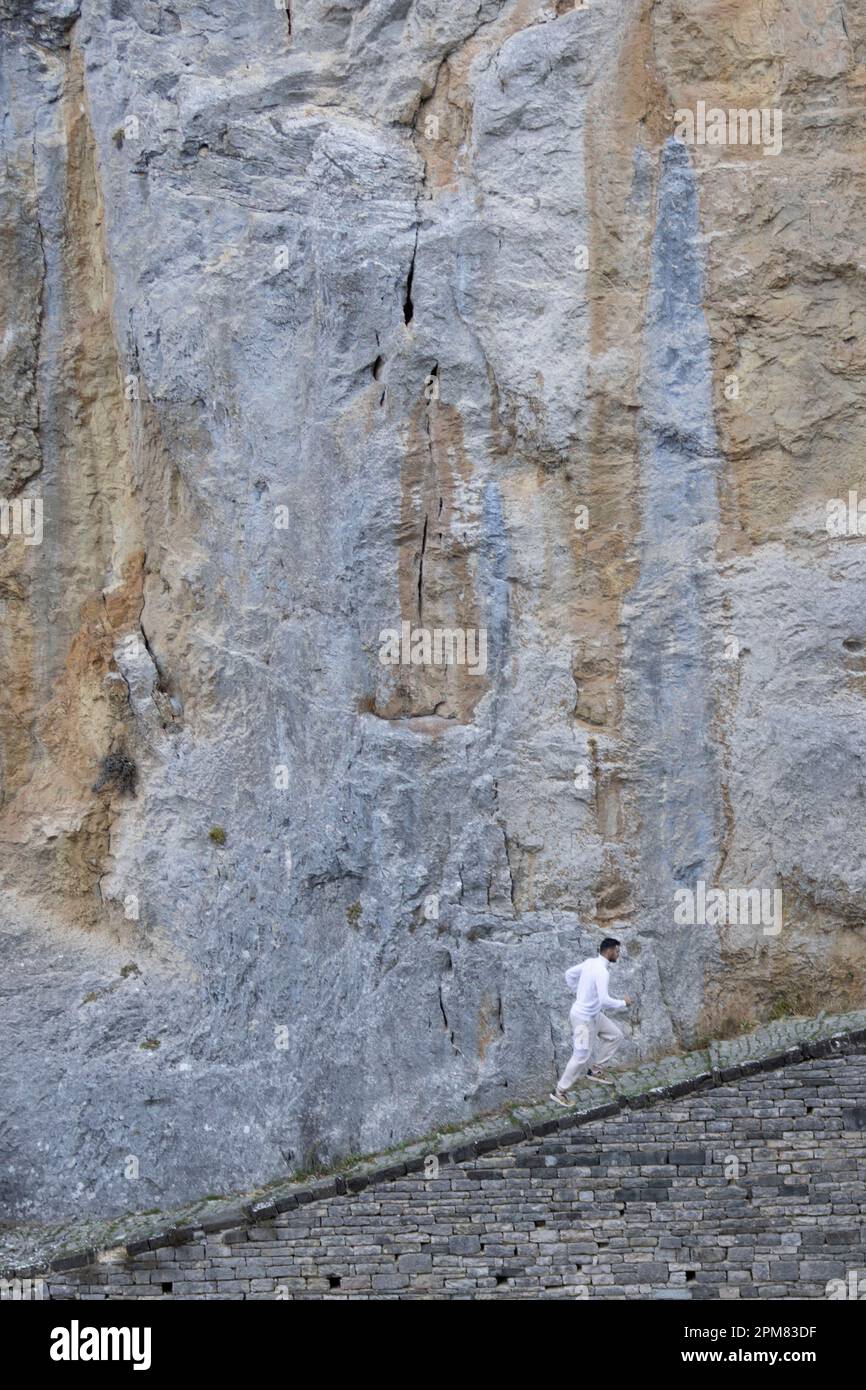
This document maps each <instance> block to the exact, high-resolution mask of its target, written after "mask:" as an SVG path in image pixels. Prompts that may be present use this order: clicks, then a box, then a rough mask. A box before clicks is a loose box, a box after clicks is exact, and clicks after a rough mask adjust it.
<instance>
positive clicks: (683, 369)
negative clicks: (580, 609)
mask: <svg viewBox="0 0 866 1390" xmlns="http://www.w3.org/2000/svg"><path fill="white" fill-rule="evenodd" d="M703 293H704V264H703V252H702V247H701V242H700V221H699V206H698V194H697V189H696V185H695V179H694V174H693V171H692V167H691V163H690V160H689V155H688V151H687V150H686V148H685V146H684V145H682V144H680V143H679V142H678V141H675V140H673V139H671V140H669V141H668V142H667V144H666V145H665V147H664V150H663V153H662V167H661V177H660V183H659V190H658V220H657V224H656V230H655V236H654V239H653V246H652V265H651V276H650V293H649V302H648V308H647V319H646V327H645V333H644V346H643V370H642V382H641V392H640V394H641V404H642V407H643V417H642V424H641V428H640V463H641V491H642V501H643V515H642V525H641V532H640V537H639V542H638V552H639V556H640V576H639V578H638V580H637V583H636V585H635V587H634V589H633V591H632V593H631V595H630V597H629V600H628V602H627V604H626V605H625V610H624V614H625V617H626V626H627V678H626V690H627V708H628V711H629V726H630V728H629V732H630V733H631V735H632V738H633V741H634V745H635V748H636V749H637V750H638V760H639V778H638V791H637V804H638V810H639V815H640V822H641V823H640V831H639V836H638V843H639V845H640V851H639V872H640V878H641V896H642V898H643V900H644V901H646V902H647V903H648V904H650V907H649V911H648V914H647V918H646V920H647V924H648V930H649V932H650V933H651V934H655V935H657V937H658V943H657V944H658V950H659V952H660V954H662V955H663V957H664V958H665V959H666V963H667V967H668V968H667V971H665V970H664V969H663V970H662V981H663V985H664V983H665V979H667V987H668V993H669V996H670V998H671V1001H673V999H674V998H676V1002H677V1009H678V1012H679V1013H680V1015H681V1016H682V1015H684V1014H685V1015H688V1014H689V1013H690V1012H691V1013H693V1014H694V1013H696V1012H697V1009H698V1007H699V1004H700V993H701V979H702V972H701V970H700V969H699V968H698V962H700V961H702V960H705V959H706V953H707V947H708V938H707V934H706V933H707V929H706V928H705V927H703V928H702V927H695V928H678V927H675V925H674V920H673V911H674V897H673V894H674V891H675V889H676V888H677V887H679V886H686V885H688V886H690V885H692V884H694V883H695V881H696V880H697V879H699V878H704V879H705V880H706V881H710V880H711V878H712V875H713V873H714V871H715V869H716V866H717V863H718V859H719V853H720V845H721V835H722V826H723V819H724V818H723V809H722V794H721V786H720V770H719V761H718V754H717V751H716V743H715V739H714V736H713V731H712V724H713V719H714V713H715V710H714V698H713V684H712V670H713V660H712V658H713V650H714V645H715V643H716V642H717V641H720V638H721V634H720V633H719V632H718V630H717V628H716V627H715V626H714V623H715V615H714V609H715V606H716V603H717V599H716V596H715V590H714V584H713V576H714V569H713V562H714V547H715V540H716V535H717V530H718V497H717V479H718V472H719V457H718V449H717V442H716V435H715V426H714V420H713V410H712V362H711V354H710V343H709V335H708V330H707V324H706V320H705V316H704V309H703Z"/></svg>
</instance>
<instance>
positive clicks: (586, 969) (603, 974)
mask: <svg viewBox="0 0 866 1390" xmlns="http://www.w3.org/2000/svg"><path fill="white" fill-rule="evenodd" d="M609 970H610V961H609V960H607V959H606V957H605V956H590V958H589V960H585V961H581V963H580V965H572V966H571V968H570V969H569V970H566V972H565V983H566V984H567V985H568V988H569V989H571V990H574V996H575V997H574V1003H573V1004H572V1006H571V1009H572V1013H575V1014H579V1015H580V1016H581V1018H595V1016H596V1014H600V1013H601V1011H602V1009H625V1008H627V1007H628V1005H627V1004H626V1002H625V1000H624V999H612V998H611V996H610V995H609V994H608V991H607V972H608V971H609Z"/></svg>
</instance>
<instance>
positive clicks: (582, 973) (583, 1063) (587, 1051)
mask: <svg viewBox="0 0 866 1390" xmlns="http://www.w3.org/2000/svg"><path fill="white" fill-rule="evenodd" d="M619 947H620V943H619V942H618V941H617V940H616V939H615V938H614V937H612V936H606V937H605V938H604V941H602V943H601V945H600V946H599V948H598V955H597V956H590V957H589V959H588V960H585V961H582V962H581V964H580V965H572V966H571V968H570V969H569V970H566V972H565V983H566V984H567V985H568V987H569V989H573V990H574V992H575V998H574V1003H573V1004H572V1006H571V1013H570V1014H569V1021H570V1022H571V1034H572V1046H573V1051H572V1054H571V1061H570V1062H569V1064H568V1066H567V1067H566V1068H565V1071H564V1072H563V1073H562V1076H561V1077H560V1078H559V1081H558V1082H557V1083H556V1090H555V1091H551V1093H550V1099H551V1100H555V1101H556V1103H557V1105H570V1104H571V1102H570V1100H569V1098H568V1096H567V1095H566V1091H567V1090H568V1089H569V1087H571V1086H573V1085H574V1083H575V1081H577V1079H578V1077H581V1076H583V1075H584V1074H587V1075H589V1076H591V1077H592V1080H593V1081H600V1082H601V1084H602V1085H603V1086H612V1085H613V1081H612V1080H611V1078H610V1077H608V1076H605V1075H604V1073H603V1072H600V1071H599V1070H598V1068H599V1067H602V1066H604V1063H605V1062H609V1061H610V1059H611V1057H612V1056H613V1055H614V1053H615V1052H616V1050H617V1048H618V1047H619V1045H620V1043H621V1042H622V1040H623V1031H622V1029H621V1028H617V1026H616V1024H615V1023H612V1022H611V1020H610V1019H609V1018H606V1017H605V1015H604V1014H603V1013H602V1010H603V1009H627V1008H628V1006H629V1005H630V1004H631V1000H630V999H629V997H628V995H625V997H624V998H623V999H612V998H611V996H610V994H609V993H608V988H607V975H608V971H609V970H610V963H611V961H615V960H618V959H619ZM599 1039H600V1040H601V1045H600V1046H599V1048H598V1052H597V1054H596V1055H595V1056H594V1057H593V1052H594V1051H595V1047H596V1043H597V1042H598V1041H599ZM590 1059H592V1060H593V1061H594V1062H595V1066H594V1067H593V1070H592V1071H590V1070H589V1062H590Z"/></svg>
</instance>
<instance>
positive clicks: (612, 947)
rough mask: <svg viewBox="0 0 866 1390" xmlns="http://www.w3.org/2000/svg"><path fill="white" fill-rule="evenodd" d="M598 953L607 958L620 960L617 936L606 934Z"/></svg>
mask: <svg viewBox="0 0 866 1390" xmlns="http://www.w3.org/2000/svg"><path fill="white" fill-rule="evenodd" d="M598 954H599V955H600V956H604V958H605V960H619V942H618V941H617V939H616V937H615V936H606V937H605V938H604V941H602V943H601V945H600V946H599V948H598Z"/></svg>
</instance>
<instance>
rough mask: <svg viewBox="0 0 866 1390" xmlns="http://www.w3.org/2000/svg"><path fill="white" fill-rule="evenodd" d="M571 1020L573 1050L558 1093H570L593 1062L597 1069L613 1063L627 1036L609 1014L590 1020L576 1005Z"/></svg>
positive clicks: (560, 1079)
mask: <svg viewBox="0 0 866 1390" xmlns="http://www.w3.org/2000/svg"><path fill="white" fill-rule="evenodd" d="M568 1017H569V1021H570V1023H571V1037H572V1048H573V1051H572V1054H571V1060H570V1062H569V1064H568V1066H567V1067H566V1068H565V1071H564V1072H563V1073H562V1076H561V1077H560V1078H559V1081H558V1082H557V1083H556V1089H557V1090H558V1091H567V1090H568V1088H569V1086H573V1085H574V1083H575V1081H576V1080H577V1078H578V1077H579V1076H583V1075H584V1073H585V1071H586V1068H587V1067H588V1066H589V1063H590V1061H592V1062H594V1063H595V1065H596V1066H597V1067H603V1066H604V1064H605V1062H609V1061H610V1059H611V1057H612V1056H613V1054H614V1053H615V1052H616V1051H617V1049H618V1048H619V1045H620V1043H621V1042H622V1040H623V1037H624V1034H623V1031H622V1029H621V1028H618V1027H617V1026H616V1024H615V1023H612V1022H611V1020H610V1019H609V1018H608V1017H607V1015H606V1014H601V1013H599V1014H596V1015H595V1017H594V1018H586V1017H584V1016H583V1015H581V1014H579V1013H577V1012H576V1010H575V1006H574V1005H573V1004H572V1006H571V1013H570V1014H569V1016H568ZM596 1048H597V1050H596Z"/></svg>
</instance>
